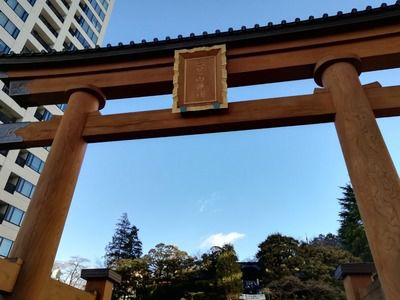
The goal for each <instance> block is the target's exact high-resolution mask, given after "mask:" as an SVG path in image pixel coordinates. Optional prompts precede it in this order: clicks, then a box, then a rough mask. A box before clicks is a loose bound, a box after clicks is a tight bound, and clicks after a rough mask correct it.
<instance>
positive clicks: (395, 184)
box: [323, 62, 400, 300]
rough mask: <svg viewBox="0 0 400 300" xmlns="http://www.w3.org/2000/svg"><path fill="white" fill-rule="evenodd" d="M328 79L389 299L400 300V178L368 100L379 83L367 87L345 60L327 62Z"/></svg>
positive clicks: (342, 141)
mask: <svg viewBox="0 0 400 300" xmlns="http://www.w3.org/2000/svg"><path fill="white" fill-rule="evenodd" d="M323 83H324V86H325V87H326V88H328V89H329V91H330V93H331V95H332V101H333V103H334V105H335V110H336V115H335V125H336V129H337V133H338V136H339V140H340V144H341V147H342V151H343V154H344V158H345V161H346V165H347V169H348V171H349V175H350V178H351V182H352V184H353V188H354V192H355V195H356V199H357V204H358V207H359V210H360V214H361V217H362V220H363V222H364V226H365V231H366V234H367V238H368V242H369V245H370V248H371V252H372V255H373V258H374V262H375V266H376V269H377V272H378V274H379V278H380V280H381V283H382V287H383V290H384V293H385V296H386V299H387V300H398V299H400V285H399V282H400V272H399V270H400V238H399V237H400V180H399V176H398V174H397V172H396V169H395V166H394V164H393V162H392V160H391V157H390V154H389V152H388V150H387V148H386V145H385V142H384V140H383V137H382V135H381V133H380V130H379V127H378V125H377V123H376V119H375V115H374V111H373V109H372V108H371V105H370V103H369V101H368V96H367V94H368V91H370V90H374V89H370V90H365V89H363V88H362V86H361V84H360V81H359V79H358V74H357V71H356V69H355V68H354V67H353V66H352V65H351V64H349V63H346V62H339V63H336V64H333V65H331V66H330V67H328V68H327V69H326V70H325V72H324V74H323ZM366 92H367V93H366Z"/></svg>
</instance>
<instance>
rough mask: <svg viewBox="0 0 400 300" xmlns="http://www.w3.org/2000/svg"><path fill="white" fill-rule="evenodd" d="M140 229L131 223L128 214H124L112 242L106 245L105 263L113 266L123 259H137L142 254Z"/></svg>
mask: <svg viewBox="0 0 400 300" xmlns="http://www.w3.org/2000/svg"><path fill="white" fill-rule="evenodd" d="M138 232H139V229H138V228H137V227H136V226H134V225H131V223H130V221H129V219H128V215H127V214H126V213H124V214H122V216H121V219H120V220H119V222H118V223H117V225H116V229H115V233H114V235H113V237H112V240H111V242H110V243H109V244H108V245H107V247H106V255H105V264H106V266H107V267H113V266H114V265H115V264H116V263H117V262H118V261H119V260H121V259H135V258H139V257H140V256H142V242H141V241H140V240H139V237H138Z"/></svg>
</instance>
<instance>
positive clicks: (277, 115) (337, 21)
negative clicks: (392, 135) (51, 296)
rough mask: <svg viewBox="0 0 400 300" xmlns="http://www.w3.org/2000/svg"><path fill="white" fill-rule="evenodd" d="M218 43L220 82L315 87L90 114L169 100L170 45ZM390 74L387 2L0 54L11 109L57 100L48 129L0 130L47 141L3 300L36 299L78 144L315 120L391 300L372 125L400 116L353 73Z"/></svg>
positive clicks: (388, 188) (399, 204) (398, 233)
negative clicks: (17, 263)
mask: <svg viewBox="0 0 400 300" xmlns="http://www.w3.org/2000/svg"><path fill="white" fill-rule="evenodd" d="M221 44H222V45H225V46H226V57H227V82H228V86H229V87H235V86H244V85H253V84H260V83H270V82H278V81H289V80H298V79H305V78H315V81H316V82H317V84H318V85H320V86H322V87H323V89H316V91H315V92H314V94H311V95H302V96H294V97H283V98H276V99H273V101H271V99H261V100H253V101H246V102H238V103H231V104H229V108H228V109H225V110H218V111H215V112H204V113H203V112H198V113H196V114H189V115H182V114H173V113H171V111H170V110H157V111H147V112H135V113H124V114H117V115H108V116H102V115H100V114H99V113H98V110H99V109H100V108H102V107H103V106H104V105H105V101H106V100H112V99H119V98H128V97H137V96H151V95H160V94H170V93H171V92H172V87H173V82H172V80H173V64H174V51H175V50H177V49H190V48H194V47H206V46H213V45H221ZM398 67H400V4H399V3H398V2H397V3H396V4H394V5H390V6H387V5H382V7H380V8H376V9H371V8H370V7H368V8H367V9H366V10H365V11H361V12H357V11H355V10H353V11H352V12H351V13H348V14H342V13H340V12H339V13H338V14H337V15H335V16H332V17H329V16H327V15H324V17H322V18H319V19H314V18H311V17H310V19H309V20H304V21H301V20H298V19H296V21H295V22H292V23H286V22H282V24H278V25H272V24H268V25H267V26H258V25H256V26H255V27H254V28H250V29H246V28H244V27H243V28H242V29H241V30H236V31H235V30H229V31H227V32H220V31H216V32H215V33H212V34H208V33H206V32H204V33H203V35H201V36H191V37H187V38H184V37H181V36H179V37H178V38H176V39H170V38H166V39H165V40H162V41H159V40H157V39H155V40H154V41H152V42H142V43H140V44H133V43H131V44H130V45H119V46H115V47H107V48H100V49H92V50H91V49H87V50H82V51H71V52H61V53H47V54H23V55H3V56H1V57H0V71H1V74H0V77H1V79H2V80H3V81H4V82H5V84H6V87H7V88H8V90H9V95H10V96H12V97H13V98H14V99H15V100H16V101H17V102H18V103H19V104H20V105H21V106H24V107H27V106H39V105H45V104H58V103H68V108H67V110H66V112H65V115H64V116H63V117H55V118H54V119H53V120H51V121H49V122H41V123H16V124H8V125H1V127H0V131H1V134H2V136H1V137H0V142H1V143H0V149H17V148H26V147H38V146H49V145H52V148H51V151H50V154H49V157H48V159H47V162H46V165H45V168H44V170H43V173H42V175H41V177H40V180H39V182H38V185H37V187H36V192H35V194H34V196H33V199H32V201H31V205H30V207H29V210H28V212H27V214H26V217H25V221H24V223H23V226H22V228H21V231H20V233H19V235H18V238H17V240H16V242H15V245H14V247H13V249H12V252H11V257H14V258H20V259H22V261H23V265H22V267H21V270H20V272H19V274H18V278H17V281H16V284H15V287H14V288H13V292H12V293H11V294H9V295H8V296H4V297H5V299H14V300H26V299H44V296H43V293H42V292H43V290H44V289H46V285H47V282H48V280H49V274H50V270H51V268H52V265H53V262H54V258H55V254H56V251H57V248H58V244H59V241H60V238H61V234H62V231H63V227H64V224H65V220H66V216H67V212H68V209H69V206H70V202H71V199H72V195H73V192H74V188H75V184H76V181H77V178H78V174H79V170H80V167H81V163H82V159H83V157H84V153H85V148H86V144H87V143H96V142H106V141H116V140H127V139H140V138H152V137H166V136H176V135H187V134H199V133H210V132H223V131H233V130H246V129H255V128H268V127H277V126H291V125H302V124H316V123H323V122H335V125H336V129H337V133H338V137H339V140H340V144H341V147H342V150H343V154H344V158H345V161H346V164H347V168H348V171H349V174H350V178H351V181H352V184H353V187H354V190H355V194H356V197H357V201H358V206H359V209H360V212H361V216H362V219H363V222H364V224H365V229H366V233H367V237H368V241H369V244H370V247H371V251H372V254H373V257H374V261H375V264H376V268H377V271H378V274H379V277H380V280H381V283H382V286H383V289H384V293H385V296H386V299H388V300H398V299H400V284H399V283H400V181H399V177H398V174H397V172H396V169H395V167H394V165H393V162H392V160H391V157H390V155H389V153H388V150H387V148H386V145H385V143H384V140H383V138H382V135H381V133H380V131H379V128H378V126H377V123H376V120H375V118H376V117H387V116H398V115H400V86H394V87H381V86H380V85H379V84H377V83H376V84H371V85H368V86H364V87H363V86H362V85H361V84H360V81H359V78H358V76H359V74H360V72H362V71H363V72H364V71H373V70H382V69H388V68H398ZM1 272H2V270H0V274H1Z"/></svg>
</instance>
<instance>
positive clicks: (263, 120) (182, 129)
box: [0, 86, 400, 149]
mask: <svg viewBox="0 0 400 300" xmlns="http://www.w3.org/2000/svg"><path fill="white" fill-rule="evenodd" d="M365 90H366V93H367V95H368V99H369V101H370V104H371V107H372V109H373V111H374V114H375V116H376V117H389V116H399V115H400V86H395V87H385V88H380V87H379V86H374V87H370V86H368V87H366V88H365ZM334 116H335V108H334V106H333V104H332V100H331V96H330V93H329V92H327V90H323V89H318V90H317V92H316V93H315V94H313V95H304V96H293V97H283V98H273V99H263V100H253V101H245V102H232V103H231V104H230V106H229V109H228V110H227V111H225V112H220V113H217V114H195V115H189V116H186V117H184V116H181V115H175V114H172V113H171V111H170V110H169V109H166V110H156V111H147V112H134V113H124V114H115V115H107V116H102V115H99V114H98V113H92V114H90V115H89V117H88V120H87V123H86V126H85V129H84V131H83V138H84V139H85V141H86V142H88V143H97V142H108V141H116V140H130V139H141V138H155V137H168V136H177V135H189V134H200V133H213V132H225V131H235V130H248V129H259V128H271V127H281V126H294V125H306V124H318V123H324V122H333V121H334ZM59 122H60V119H59V118H55V119H53V120H51V121H50V122H37V123H32V124H30V125H29V126H27V127H25V128H23V129H19V130H18V131H17V134H18V135H19V136H21V137H22V138H23V141H22V142H17V143H8V144H0V149H19V148H29V147H39V146H49V145H51V142H52V140H53V138H54V135H55V132H56V130H57V126H58V124H59Z"/></svg>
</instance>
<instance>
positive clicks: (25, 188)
mask: <svg viewBox="0 0 400 300" xmlns="http://www.w3.org/2000/svg"><path fill="white" fill-rule="evenodd" d="M4 190H5V191H7V192H9V193H10V194H14V192H15V191H17V192H18V193H20V194H22V195H24V196H25V197H28V198H31V197H32V195H33V192H34V191H35V186H34V185H33V184H32V183H30V182H29V181H27V180H25V179H23V178H21V177H19V176H17V175H15V174H13V173H11V175H10V177H9V178H8V181H7V183H6V186H5V187H4Z"/></svg>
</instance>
